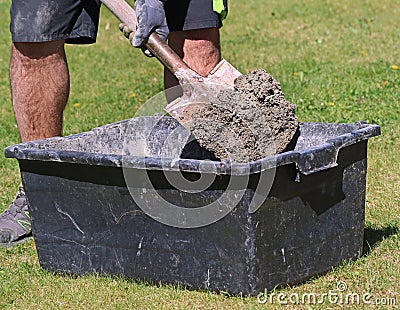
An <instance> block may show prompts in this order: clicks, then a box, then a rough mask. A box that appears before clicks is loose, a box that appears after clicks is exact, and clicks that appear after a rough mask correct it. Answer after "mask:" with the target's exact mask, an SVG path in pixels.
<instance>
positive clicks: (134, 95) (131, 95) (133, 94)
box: [128, 93, 136, 98]
mask: <svg viewBox="0 0 400 310" xmlns="http://www.w3.org/2000/svg"><path fill="white" fill-rule="evenodd" d="M128 97H129V98H133V97H136V94H135V93H130V94H129V96H128Z"/></svg>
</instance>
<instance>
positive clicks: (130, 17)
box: [101, 0, 192, 80]
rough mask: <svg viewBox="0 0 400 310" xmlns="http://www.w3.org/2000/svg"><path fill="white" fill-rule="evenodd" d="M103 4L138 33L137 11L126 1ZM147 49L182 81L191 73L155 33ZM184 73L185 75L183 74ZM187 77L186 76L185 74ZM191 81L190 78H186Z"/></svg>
mask: <svg viewBox="0 0 400 310" xmlns="http://www.w3.org/2000/svg"><path fill="white" fill-rule="evenodd" d="M101 2H102V3H104V4H105V6H106V7H107V8H108V9H109V10H110V11H111V12H112V13H113V14H114V15H115V16H116V17H117V18H118V19H119V20H120V21H121V22H123V23H124V24H125V25H127V26H128V28H129V29H131V30H132V31H136V28H137V18H136V13H135V10H134V9H133V8H132V7H131V6H130V5H129V4H128V3H127V2H126V1H125V0H101ZM146 47H147V48H148V49H149V51H150V52H151V53H152V54H153V55H154V56H155V57H156V58H157V59H158V60H159V61H160V62H161V63H162V64H163V65H164V66H166V67H167V68H168V69H169V70H170V71H171V72H172V74H174V75H175V76H177V77H178V78H179V79H181V78H182V77H181V76H182V74H184V72H190V71H192V70H190V68H189V67H188V66H187V64H186V63H185V62H184V61H183V60H182V59H181V58H180V57H179V56H178V55H177V54H176V53H175V52H174V51H173V50H172V49H171V48H170V47H169V46H168V45H167V44H165V43H164V42H163V41H162V40H161V39H160V37H159V36H158V35H157V34H155V33H154V32H153V33H152V34H151V35H150V37H149V39H148V41H147V43H146ZM182 72H183V73H182ZM184 75H185V74H184ZM185 78H186V79H189V80H191V77H190V76H187V77H185Z"/></svg>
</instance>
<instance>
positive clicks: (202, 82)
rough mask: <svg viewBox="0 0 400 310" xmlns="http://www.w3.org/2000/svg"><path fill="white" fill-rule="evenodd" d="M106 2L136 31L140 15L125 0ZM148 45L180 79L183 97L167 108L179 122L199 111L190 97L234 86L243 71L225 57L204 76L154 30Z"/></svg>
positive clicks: (119, 17) (190, 118) (106, 4)
mask: <svg viewBox="0 0 400 310" xmlns="http://www.w3.org/2000/svg"><path fill="white" fill-rule="evenodd" d="M101 2H102V3H103V4H105V6H106V7H107V8H108V9H109V10H110V11H111V12H112V13H113V14H114V15H115V16H116V17H117V18H118V19H119V20H120V21H121V22H122V23H124V24H125V25H126V26H127V27H128V28H129V29H131V30H132V31H135V30H136V28H137V18H136V14H135V11H134V9H133V8H132V7H131V6H130V5H129V4H128V3H127V2H126V1H125V0H101ZM145 46H146V48H147V49H148V50H149V51H150V52H151V53H152V54H153V55H154V56H155V57H156V58H157V59H158V60H159V61H160V62H161V63H162V64H163V65H164V66H165V67H166V68H168V70H169V71H171V73H172V74H174V75H175V77H176V78H177V79H178V81H179V84H180V85H181V86H182V88H183V90H184V96H186V99H183V97H181V98H178V99H176V100H174V101H173V102H171V103H170V104H168V105H167V106H166V107H165V108H164V110H165V111H166V112H168V113H169V114H170V115H171V116H172V117H174V118H175V119H176V120H177V121H178V122H180V123H182V124H183V123H185V122H187V121H191V120H192V117H193V116H194V115H195V114H196V113H197V112H198V111H199V106H196V104H193V100H190V99H191V97H193V96H194V94H199V93H200V94H203V95H205V97H207V93H208V92H210V88H209V87H208V86H207V85H212V84H215V85H221V86H224V87H229V88H233V85H234V81H235V79H236V78H237V77H239V76H240V75H241V73H240V72H239V71H238V70H237V69H236V68H235V67H234V66H232V65H231V64H230V63H229V62H227V61H226V60H224V59H222V60H221V61H220V62H219V63H218V64H217V65H216V66H215V68H214V69H213V70H211V72H210V74H209V75H208V76H207V77H202V76H200V75H199V74H197V73H196V72H195V71H193V70H192V69H190V68H189V67H188V65H187V64H186V63H185V62H184V61H183V60H182V59H181V58H180V57H179V56H178V55H177V54H176V53H175V52H174V51H173V50H172V49H171V48H170V47H169V46H168V45H167V44H166V43H164V42H163V41H162V40H161V39H160V38H159V37H158V35H157V34H155V33H154V32H153V33H152V34H151V35H150V37H149V39H148V41H147V43H146V45H145Z"/></svg>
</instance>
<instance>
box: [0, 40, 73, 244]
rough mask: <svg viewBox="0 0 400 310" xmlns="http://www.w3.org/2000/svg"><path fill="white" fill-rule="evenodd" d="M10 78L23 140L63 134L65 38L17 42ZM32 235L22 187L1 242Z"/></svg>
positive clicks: (0, 228)
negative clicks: (61, 39)
mask: <svg viewBox="0 0 400 310" xmlns="http://www.w3.org/2000/svg"><path fill="white" fill-rule="evenodd" d="M10 82H11V95H12V103H13V107H14V112H15V118H16V120H17V125H18V129H19V133H20V136H21V140H22V141H23V142H25V141H31V140H37V139H43V138H49V137H54V136H60V135H61V129H62V116H63V111H64V107H65V105H66V103H67V100H68V94H69V73H68V66H67V60H66V57H65V52H64V41H53V42H45V43H14V44H13V45H12V51H11V62H10ZM30 235H31V222H30V217H29V210H28V204H27V201H26V199H25V193H24V191H23V188H20V189H19V191H18V193H17V195H16V197H15V198H14V200H13V202H12V203H11V205H10V206H9V207H8V208H7V209H6V210H5V211H4V212H3V213H2V214H1V215H0V245H3V246H7V245H12V244H15V243H18V242H22V241H24V240H26V239H27V237H29V236H30Z"/></svg>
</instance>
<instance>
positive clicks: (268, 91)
mask: <svg viewBox="0 0 400 310" xmlns="http://www.w3.org/2000/svg"><path fill="white" fill-rule="evenodd" d="M209 101H210V102H209V103H207V104H205V105H204V107H203V108H202V109H201V111H200V112H199V113H198V115H197V116H196V118H195V119H194V120H193V123H192V126H191V132H192V134H193V136H194V137H195V138H196V140H197V141H198V142H199V144H200V145H201V146H202V147H203V148H205V149H207V150H209V151H210V152H212V153H213V154H214V155H215V156H216V157H217V158H219V159H221V160H227V159H231V160H232V161H235V162H249V161H254V160H257V159H261V158H264V157H267V156H270V155H274V154H277V153H281V152H282V151H284V150H285V149H286V148H287V146H288V144H289V143H290V141H291V140H292V139H293V137H294V135H295V133H296V130H297V128H298V121H297V118H296V114H295V110H296V106H295V105H294V104H292V103H290V102H289V101H287V100H286V99H285V96H284V93H283V92H282V89H281V86H280V84H279V82H278V81H277V80H275V79H274V78H273V77H272V76H271V75H270V74H269V73H267V72H266V71H264V70H262V69H259V70H255V71H252V72H250V73H248V74H246V75H243V76H241V77H239V78H237V79H236V81H235V86H234V89H223V90H220V91H219V92H218V94H217V95H216V96H215V97H214V98H211V99H210V100H209Z"/></svg>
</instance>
